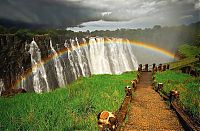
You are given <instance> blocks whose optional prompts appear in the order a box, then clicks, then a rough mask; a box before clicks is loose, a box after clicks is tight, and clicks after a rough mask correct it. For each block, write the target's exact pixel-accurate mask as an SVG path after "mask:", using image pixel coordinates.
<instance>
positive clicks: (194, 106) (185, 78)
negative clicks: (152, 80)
mask: <svg viewBox="0 0 200 131" xmlns="http://www.w3.org/2000/svg"><path fill="white" fill-rule="evenodd" d="M156 80H157V81H158V82H162V83H164V88H163V90H164V91H165V92H167V93H169V92H170V90H173V89H175V90H178V91H179V92H180V101H181V103H183V105H184V107H186V108H187V109H189V111H190V112H191V113H192V114H195V115H197V116H200V79H199V78H194V77H192V76H190V75H188V74H183V73H180V72H176V71H166V72H160V73H156Z"/></svg>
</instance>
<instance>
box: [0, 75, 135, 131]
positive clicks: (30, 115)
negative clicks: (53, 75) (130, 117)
mask: <svg viewBox="0 0 200 131" xmlns="http://www.w3.org/2000/svg"><path fill="white" fill-rule="evenodd" d="M135 77H136V73H135V72H128V73H124V74H122V75H94V76H92V77H89V78H80V79H79V80H77V81H75V82H73V83H72V84H70V85H68V86H66V87H65V88H61V89H57V90H55V91H52V92H49V93H43V94H36V93H27V94H19V95H16V96H14V97H12V98H0V108H1V109H0V130H70V131H71V130H90V131H92V130H97V124H96V123H97V119H96V115H97V114H98V113H99V112H100V111H102V110H109V111H113V112H115V111H117V110H118V108H119V106H120V104H121V103H122V101H123V98H124V95H125V93H124V86H126V85H129V84H130V80H132V79H133V78H135Z"/></svg>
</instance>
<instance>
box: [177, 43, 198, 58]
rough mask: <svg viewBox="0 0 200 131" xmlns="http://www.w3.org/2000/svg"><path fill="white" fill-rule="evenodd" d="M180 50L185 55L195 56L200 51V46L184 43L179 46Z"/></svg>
mask: <svg viewBox="0 0 200 131" xmlns="http://www.w3.org/2000/svg"><path fill="white" fill-rule="evenodd" d="M178 51H179V52H180V53H181V54H182V55H183V56H185V57H194V56H195V55H198V54H199V53H200V47H197V46H192V45H188V44H184V45H181V46H180V47H179V48H178Z"/></svg>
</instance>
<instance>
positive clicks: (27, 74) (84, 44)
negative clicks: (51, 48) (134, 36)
mask: <svg viewBox="0 0 200 131" xmlns="http://www.w3.org/2000/svg"><path fill="white" fill-rule="evenodd" d="M104 42H105V43H104V44H131V45H135V46H138V47H143V48H145V49H150V50H152V51H155V52H159V53H162V54H163V55H165V56H168V57H170V58H173V59H176V57H175V54H173V53H171V52H169V51H167V50H165V49H162V48H158V47H156V46H153V44H150V43H143V42H138V41H130V40H127V39H122V43H111V42H110V41H108V39H105V41H104ZM92 44H95V43H89V44H86V43H80V46H75V48H76V49H78V48H82V47H86V46H88V45H92ZM98 44H102V45H103V43H98ZM68 51H73V49H72V48H64V49H62V50H59V51H58V52H57V54H58V55H49V56H47V57H46V58H43V59H42V62H41V63H39V64H37V65H34V66H32V68H38V67H39V66H41V65H42V64H46V63H48V62H49V61H51V60H53V59H54V58H56V57H60V56H62V55H63V54H65V53H66V52H68ZM32 68H31V69H27V70H26V71H25V72H24V73H23V74H22V75H21V77H20V78H19V79H17V80H16V82H15V84H14V85H17V84H18V83H19V82H21V81H22V80H23V79H26V78H27V77H28V76H30V75H31V73H32Z"/></svg>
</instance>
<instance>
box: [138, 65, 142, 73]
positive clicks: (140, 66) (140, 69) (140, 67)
mask: <svg viewBox="0 0 200 131" xmlns="http://www.w3.org/2000/svg"><path fill="white" fill-rule="evenodd" d="M138 71H139V72H140V71H142V64H139V67H138Z"/></svg>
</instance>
